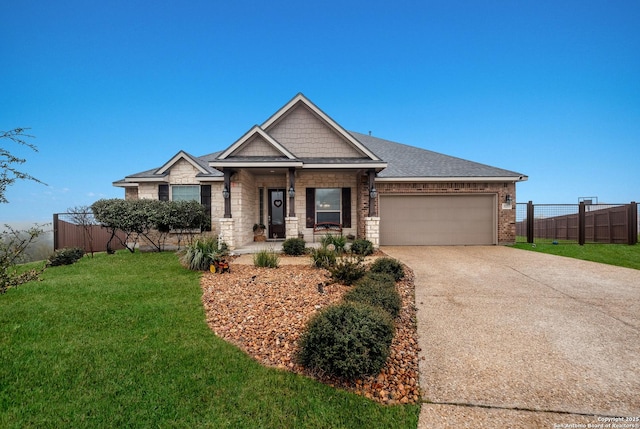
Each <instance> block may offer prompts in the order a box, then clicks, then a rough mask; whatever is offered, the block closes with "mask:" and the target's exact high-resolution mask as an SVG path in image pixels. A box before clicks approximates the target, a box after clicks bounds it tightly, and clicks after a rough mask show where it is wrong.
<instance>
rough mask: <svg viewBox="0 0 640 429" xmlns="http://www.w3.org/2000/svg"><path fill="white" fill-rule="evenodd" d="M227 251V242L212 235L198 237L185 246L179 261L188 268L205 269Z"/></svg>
mask: <svg viewBox="0 0 640 429" xmlns="http://www.w3.org/2000/svg"><path fill="white" fill-rule="evenodd" d="M227 253H228V249H227V244H226V243H225V242H218V240H217V239H215V238H213V237H204V238H198V239H197V240H195V241H194V242H193V243H192V244H190V245H188V246H187V247H185V249H184V251H183V252H182V256H181V257H180V261H181V262H182V263H183V264H184V265H185V266H186V267H187V268H189V269H190V270H194V271H206V270H208V269H209V267H210V266H211V264H212V263H213V261H216V260H220V259H221V258H223V257H225V256H226V255H227Z"/></svg>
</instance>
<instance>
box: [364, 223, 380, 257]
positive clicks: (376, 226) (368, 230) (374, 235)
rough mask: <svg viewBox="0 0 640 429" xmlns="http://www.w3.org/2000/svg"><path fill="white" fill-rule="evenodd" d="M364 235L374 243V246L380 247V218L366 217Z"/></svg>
mask: <svg viewBox="0 0 640 429" xmlns="http://www.w3.org/2000/svg"><path fill="white" fill-rule="evenodd" d="M364 235H365V237H364V238H366V239H367V240H369V241H370V242H371V243H373V247H374V248H375V249H378V248H379V247H380V218H379V217H373V216H372V217H365V218H364Z"/></svg>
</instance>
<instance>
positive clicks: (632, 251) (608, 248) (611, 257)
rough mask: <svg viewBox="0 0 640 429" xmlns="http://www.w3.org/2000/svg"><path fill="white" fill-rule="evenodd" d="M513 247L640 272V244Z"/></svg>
mask: <svg viewBox="0 0 640 429" xmlns="http://www.w3.org/2000/svg"><path fill="white" fill-rule="evenodd" d="M513 247H515V248H517V249H525V250H532V251H534V252H542V253H549V254H552V255H559V256H567V257H570V258H576V259H583V260H585V261H592V262H601V263H603V264H609V265H617V266H620V267H627V268H634V269H636V270H640V244H636V245H633V246H629V245H627V244H585V245H584V246H580V245H578V244H575V243H573V244H567V243H560V244H556V245H554V244H551V243H536V244H535V247H534V246H533V245H531V244H529V243H517V244H515V245H513Z"/></svg>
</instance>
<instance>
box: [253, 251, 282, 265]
mask: <svg viewBox="0 0 640 429" xmlns="http://www.w3.org/2000/svg"><path fill="white" fill-rule="evenodd" d="M279 264H280V256H278V254H277V253H276V252H274V251H273V250H266V249H263V250H261V251H259V252H258V253H256V254H254V255H253V265H255V266H256V267H263V268H278V265H279Z"/></svg>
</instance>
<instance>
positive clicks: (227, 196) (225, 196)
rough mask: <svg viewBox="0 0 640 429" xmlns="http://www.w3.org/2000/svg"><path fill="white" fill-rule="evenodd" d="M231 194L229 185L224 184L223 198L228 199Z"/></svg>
mask: <svg viewBox="0 0 640 429" xmlns="http://www.w3.org/2000/svg"><path fill="white" fill-rule="evenodd" d="M230 196H231V194H230V193H229V188H227V185H224V188H222V198H224V199H225V200H228V199H229V197H230Z"/></svg>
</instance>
